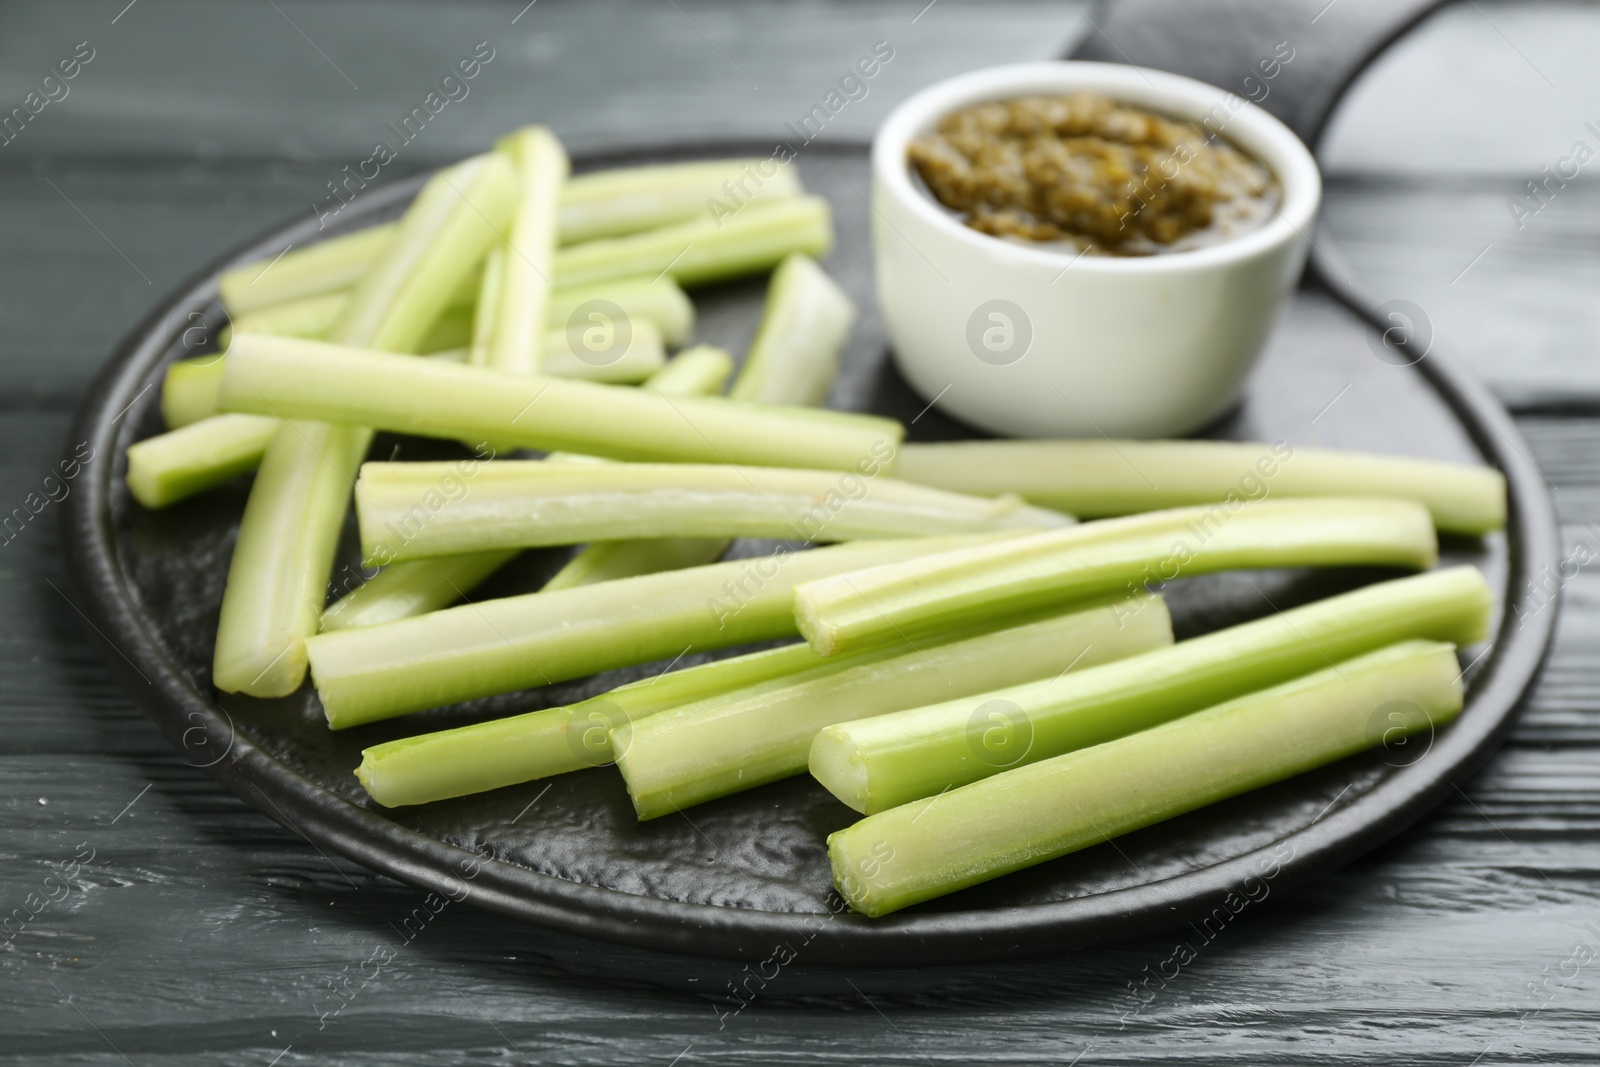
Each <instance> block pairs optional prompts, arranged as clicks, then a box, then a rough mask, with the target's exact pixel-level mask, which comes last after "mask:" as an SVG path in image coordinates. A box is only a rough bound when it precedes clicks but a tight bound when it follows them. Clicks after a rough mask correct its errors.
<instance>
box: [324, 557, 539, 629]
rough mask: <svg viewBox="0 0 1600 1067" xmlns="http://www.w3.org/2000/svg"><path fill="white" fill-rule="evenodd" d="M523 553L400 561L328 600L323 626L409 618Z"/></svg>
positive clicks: (457, 595)
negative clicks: (411, 561)
mask: <svg viewBox="0 0 1600 1067" xmlns="http://www.w3.org/2000/svg"><path fill="white" fill-rule="evenodd" d="M516 555H517V553H516V552H515V551H508V552H472V553H465V554H462V555H458V556H441V557H439V558H437V559H428V560H418V561H416V562H413V563H394V564H390V565H389V566H387V567H385V568H383V569H382V570H381V571H379V572H378V573H377V574H376V575H374V576H373V577H371V578H369V579H367V580H366V581H365V582H363V583H362V584H361V585H359V586H357V587H356V588H355V589H352V590H351V591H350V592H349V593H347V594H346V595H345V596H343V597H341V598H340V599H338V600H336V601H334V602H333V603H332V604H330V605H328V608H327V610H326V611H324V612H323V613H322V620H321V632H322V633H327V632H329V631H330V630H345V629H349V628H350V627H353V626H375V625H377V624H378V623H380V622H393V621H394V620H396V619H409V618H411V617H412V616H414V615H425V614H427V613H428V612H430V611H437V610H439V609H440V608H443V607H448V606H450V605H451V604H454V603H455V602H456V601H458V600H460V599H461V597H462V596H463V595H464V594H465V593H466V592H467V591H468V590H470V589H472V588H473V587H475V586H477V585H479V584H480V583H482V582H483V581H484V580H485V579H486V578H488V577H489V576H490V575H491V574H493V573H494V572H495V571H497V570H499V569H500V568H501V567H503V566H505V565H506V564H507V563H509V562H511V560H512V559H513V558H514V557H515V556H516Z"/></svg>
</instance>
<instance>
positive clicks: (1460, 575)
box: [811, 567, 1494, 814]
mask: <svg viewBox="0 0 1600 1067" xmlns="http://www.w3.org/2000/svg"><path fill="white" fill-rule="evenodd" d="M1493 607H1494V597H1493V595H1492V594H1491V593H1490V591H1489V587H1488V584H1487V583H1485V582H1484V580H1483V577H1482V576H1481V575H1480V574H1478V572H1477V571H1476V570H1474V569H1473V568H1471V567H1455V568H1451V569H1449V570H1443V571H1435V572H1433V573H1431V574H1422V575H1416V576H1413V577H1410V578H1401V579H1397V580H1395V581H1389V582H1381V583H1379V584H1377V585H1371V586H1367V587H1366V588H1364V589H1358V590H1356V591H1355V592H1352V593H1344V594H1342V595H1340V596H1335V597H1330V598H1328V599H1327V600H1322V601H1318V602H1316V603H1314V604H1307V605H1305V606H1303V607H1298V608H1293V609H1291V610H1289V611H1285V612H1281V613H1279V614H1276V615H1270V616H1267V617H1266V618H1263V619H1257V620H1256V621H1254V622H1248V623H1245V624H1243V625H1241V626H1232V627H1229V628H1228V629H1225V630H1218V631H1216V632H1215V633H1211V634H1207V635H1206V636H1204V637H1196V638H1193V639H1192V640H1188V641H1182V642H1179V643H1178V644H1176V645H1173V646H1172V647H1171V648H1166V649H1159V650H1157V651H1154V652H1147V653H1145V654H1143V655H1141V656H1135V657H1134V658H1132V659H1127V660H1122V661H1120V662H1118V663H1112V664H1107V665H1105V666H1102V667H1096V668H1094V669H1092V670H1087V671H1083V672H1081V673H1078V674H1076V675H1074V676H1073V677H1071V678H1063V679H1061V680H1060V681H1055V682H1035V683H1030V684H1028V685H1020V686H1013V687H1011V688H1008V689H1000V690H996V691H994V692H991V693H986V694H982V695H981V696H977V697H972V698H969V699H966V700H956V701H950V702H946V703H940V704H931V705H929V706H927V707H922V708H915V709H912V710H909V711H902V712H896V713H895V714H893V715H885V716H881V717H879V718H876V719H865V720H862V721H860V722H853V723H844V724H841V725H839V726H830V727H828V728H827V729H826V730H823V731H822V732H821V733H819V734H818V735H817V739H816V741H815V743H814V744H813V745H812V748H811V773H812V774H813V775H815V776H816V778H817V780H818V781H819V782H821V783H822V784H823V785H824V786H825V787H827V789H828V791H829V792H831V793H833V795H834V796H836V797H838V798H839V799H840V800H842V801H844V802H845V803H846V804H848V805H850V806H851V807H852V808H855V809H856V810H857V811H864V812H866V813H868V814H871V813H872V812H876V811H883V810H884V809H885V808H892V807H894V806H896V805H898V804H906V803H909V802H910V801H913V800H917V799H919V798H921V797H925V796H932V795H933V794H935V793H938V792H940V791H941V790H944V789H949V788H952V787H955V786H960V785H965V784H966V783H968V782H975V781H977V780H978V779H979V778H984V777H987V776H988V775H991V774H993V773H995V772H996V771H997V770H999V769H1000V768H999V767H998V766H997V765H996V763H995V761H994V760H993V759H991V758H990V756H991V753H990V752H989V751H988V749H987V748H986V746H985V744H984V743H983V742H984V737H983V735H975V734H974V732H973V723H974V721H975V720H974V715H975V714H976V712H975V710H974V709H976V708H979V707H981V706H989V705H992V706H993V707H996V708H1002V709H1005V712H1006V714H1005V717H1006V719H1007V720H1008V722H1009V724H1010V730H1011V736H1012V737H1014V738H1015V741H1014V747H1015V748H1017V749H1019V750H1020V751H1021V755H1019V756H1017V757H1016V762H1023V761H1026V762H1029V763H1033V762H1037V761H1038V760H1041V759H1048V758H1049V757H1051V756H1058V755H1060V754H1061V753H1063V752H1070V751H1072V750H1073V749H1078V748H1085V747H1087V746H1089V745H1097V744H1100V743H1102V742H1105V741H1109V740H1111V739H1112V738H1115V737H1121V736H1122V735H1123V734H1127V733H1132V732H1133V731H1135V730H1143V729H1147V728H1148V727H1151V726H1155V725H1157V724H1159V723H1162V722H1166V721H1167V720H1169V719H1174V718H1177V717H1178V716H1180V715H1187V714H1188V713H1190V712H1192V711H1196V710H1198V709H1200V708H1203V707H1206V706H1207V705H1209V704H1215V703H1217V702H1218V701H1221V700H1229V699H1232V698H1233V697H1235V696H1238V695H1240V694H1242V693H1247V692H1249V691H1250V690H1252V689H1260V688H1263V687H1265V686H1269V685H1276V684H1278V683H1279V682H1283V681H1286V680H1288V679H1290V678H1294V677H1296V676H1298V675H1301V674H1305V673H1307V672H1308V671H1313V670H1317V669H1319V668H1321V667H1325V666H1327V665H1328V664H1329V663H1330V662H1337V661H1339V660H1341V659H1347V658H1349V657H1351V656H1356V655H1360V654H1362V653H1364V652H1370V651H1372V650H1373V649H1375V648H1379V647H1381V646H1383V645H1387V644H1393V643H1394V642H1396V641H1403V640H1408V639H1410V638H1428V639H1432V640H1442V641H1451V642H1453V643H1456V644H1463V645H1465V644H1471V643H1473V642H1475V641H1480V640H1482V639H1483V638H1485V637H1486V636H1488V630H1489V616H1490V613H1491V611H1492V610H1493Z"/></svg>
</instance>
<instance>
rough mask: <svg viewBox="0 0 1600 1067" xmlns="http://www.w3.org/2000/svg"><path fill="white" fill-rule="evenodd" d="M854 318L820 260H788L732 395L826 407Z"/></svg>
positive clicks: (770, 289) (775, 278) (774, 280)
mask: <svg viewBox="0 0 1600 1067" xmlns="http://www.w3.org/2000/svg"><path fill="white" fill-rule="evenodd" d="M855 317H856V308H855V305H854V304H853V303H851V302H850V298H849V297H848V296H845V295H844V290H842V289H840V288H839V286H838V285H837V284H836V283H835V282H834V280H833V279H832V278H830V277H828V276H827V275H826V274H824V273H823V271H822V268H821V267H819V266H817V263H816V261H815V260H813V259H811V258H810V257H809V256H805V255H801V254H799V253H796V254H795V255H792V256H790V257H788V258H787V259H785V260H784V261H783V262H782V263H781V264H779V265H778V269H777V270H775V271H773V273H772V281H771V283H770V284H769V286H768V289H767V303H766V310H765V311H764V312H763V314H762V316H761V326H760V328H759V329H757V330H756V337H755V340H754V341H752V342H751V343H750V351H749V354H748V355H746V356H745V362H744V367H743V369H741V370H740V372H739V380H738V381H737V382H735V383H734V386H733V391H732V392H731V393H730V394H729V395H730V396H732V397H733V398H734V399H735V400H757V401H760V402H762V403H766V404H820V403H822V402H823V401H824V400H825V399H827V396H828V387H829V386H830V385H832V384H833V378H834V375H835V374H837V373H838V372H839V353H840V351H842V350H843V348H844V344H845V342H846V341H847V340H849V338H850V327H851V325H852V324H853V323H854V322H855ZM979 495H982V496H998V495H1000V494H999V493H983V494H979Z"/></svg>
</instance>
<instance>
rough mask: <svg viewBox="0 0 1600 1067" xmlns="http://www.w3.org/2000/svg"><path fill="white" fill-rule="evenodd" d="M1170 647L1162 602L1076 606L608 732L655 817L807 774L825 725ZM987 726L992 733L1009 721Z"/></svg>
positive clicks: (866, 656)
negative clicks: (1135, 607) (816, 740)
mask: <svg viewBox="0 0 1600 1067" xmlns="http://www.w3.org/2000/svg"><path fill="white" fill-rule="evenodd" d="M1171 644H1172V620H1171V618H1170V617H1169V616H1168V615H1167V612H1166V606H1165V604H1164V603H1163V602H1162V601H1161V600H1160V598H1151V599H1150V600H1148V601H1145V602H1144V603H1143V604H1141V605H1140V609H1139V610H1137V611H1131V610H1129V607H1128V606H1127V605H1123V604H1115V605H1103V606H1097V607H1093V608H1088V609H1086V610H1084V609H1080V610H1075V611H1071V612H1067V613H1065V614H1058V615H1055V616H1052V617H1049V618H1045V619H1041V620H1039V621H1036V622H1029V623H1025V624H1022V625H1019V626H1010V627H1007V628H1005V629H1002V630H995V631H992V632H988V633H983V634H980V635H977V636H971V637H966V638H961V639H956V640H948V641H945V642H944V643H941V644H938V645H933V644H928V645H923V646H921V647H917V648H906V647H905V646H903V645H902V646H896V647H891V648H889V649H886V650H884V651H883V652H878V651H877V650H872V651H868V652H866V653H857V654H856V655H854V656H845V657H837V656H836V657H832V658H829V659H821V658H819V662H818V665H817V666H815V667H813V668H811V669H810V670H807V671H805V672H804V673H801V674H797V675H794V676H792V677H788V678H784V679H783V680H782V681H781V682H775V683H771V684H769V685H766V686H763V687H761V688H759V689H756V690H750V689H740V690H737V691H735V692H732V693H727V694H721V695H719V696H715V697H711V698H707V699H703V700H700V701H697V702H695V703H693V704H686V705H684V706H683V707H680V708H676V709H673V710H671V711H667V712H664V713H662V714H659V715H654V716H651V717H650V718H648V719H645V720H644V721H632V722H630V721H624V722H623V723H621V724H620V725H618V726H616V727H614V728H613V729H612V732H611V741H612V748H613V750H614V751H615V752H616V754H617V766H618V769H620V770H621V771H622V778H623V781H625V782H626V783H627V785H628V794H629V795H630V796H631V797H632V798H633V807H634V810H635V811H636V812H638V815H639V818H641V819H654V818H657V817H659V816H662V815H667V814H670V813H672V812H675V811H679V810H681V809H683V808H687V807H689V806H691V805H693V804H703V803H705V802H706V801H708V800H715V799H716V798H717V797H723V796H727V795H728V794H730V793H737V792H740V791H742V790H745V789H753V788H754V787H756V786H758V785H763V784H765V783H767V782H775V781H777V780H779V779H780V778H788V777H790V776H792V775H796V774H801V773H804V771H805V770H806V764H807V759H808V757H809V755H810V753H811V742H812V739H813V738H815V737H816V735H817V731H819V730H821V729H823V728H824V727H826V726H831V725H834V724H836V723H842V722H848V721H851V720H856V719H863V718H867V717H869V716H873V715H882V714H885V713H887V712H892V711H898V710H900V709H902V708H911V707H917V706H918V705H921V704H924V703H927V702H929V701H934V700H949V699H954V698H957V697H964V696H970V695H971V694H974V693H982V692H985V691H987V690H990V689H994V688H996V687H998V686H1003V685H1013V684H1016V683H1018V682H1025V681H1029V680H1031V679H1035V678H1054V679H1058V680H1059V679H1061V678H1062V677H1064V676H1066V675H1067V673H1068V672H1069V671H1070V670H1075V669H1083V668H1087V667H1091V666H1094V665H1095V664H1097V663H1109V662H1111V661H1113V660H1119V659H1122V658H1123V657H1125V656H1131V655H1134V654H1136V653H1140V652H1145V651H1147V650H1149V649H1152V648H1157V647H1161V646H1164V645H1171ZM1001 719H1002V720H1003V716H1002V717H1001ZM983 725H984V727H985V728H986V729H988V730H991V731H993V730H996V729H1003V728H1004V725H1005V724H1004V722H1003V721H1002V722H1001V723H1000V724H999V725H995V724H991V723H990V722H989V721H988V720H984V722H983ZM997 755H998V756H999V759H1000V760H1001V761H1003V760H1004V759H1005V758H1006V756H1005V754H1004V753H999V754H997ZM1019 755H1020V754H1019Z"/></svg>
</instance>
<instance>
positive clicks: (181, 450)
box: [127, 415, 283, 508]
mask: <svg viewBox="0 0 1600 1067" xmlns="http://www.w3.org/2000/svg"><path fill="white" fill-rule="evenodd" d="M281 425H283V422H282V420H281V419H274V418H270V417H268V416H266V415H218V416H215V417H213V418H209V419H201V420H200V421H199V422H193V423H190V424H189V425H187V426H184V427H182V428H180V429H177V430H170V431H168V432H167V433H163V434H157V435H156V436H154V437H147V438H145V439H144V440H143V441H140V442H138V443H137V444H133V445H129V446H128V475H127V480H128V490H129V491H130V492H131V493H133V498H134V499H135V500H137V501H138V502H139V503H140V504H142V505H143V506H144V507H147V508H164V507H167V506H169V505H171V504H176V503H177V502H178V501H180V500H184V499H186V498H188V497H191V496H193V495H194V494H196V493H198V492H201V491H203V490H206V489H210V488H212V487H213V486H216V485H220V484H221V483H223V482H225V481H227V480H228V479H230V478H234V477H237V476H238V475H241V474H245V473H247V472H249V471H253V470H255V469H256V467H257V465H258V464H260V462H261V456H262V454H263V453H265V452H266V450H267V445H268V444H270V443H271V441H272V435H273V434H275V433H276V432H277V431H278V427H279V426H281Z"/></svg>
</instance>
